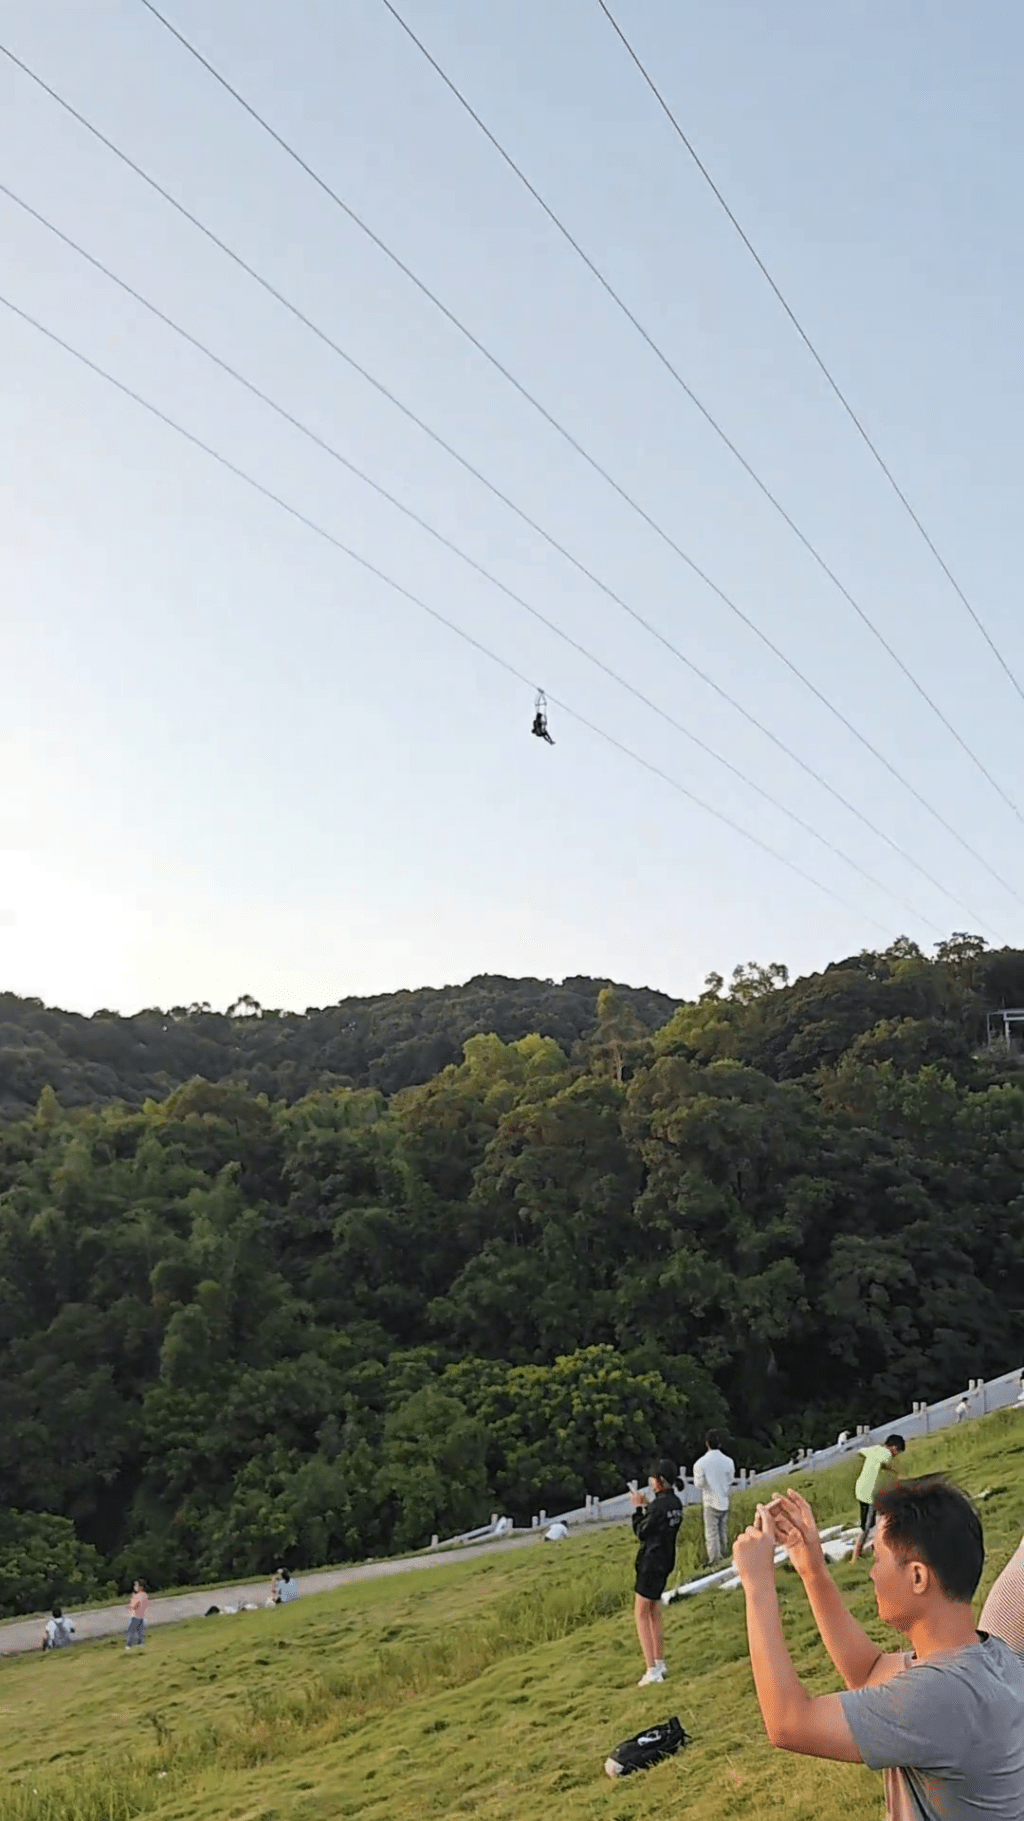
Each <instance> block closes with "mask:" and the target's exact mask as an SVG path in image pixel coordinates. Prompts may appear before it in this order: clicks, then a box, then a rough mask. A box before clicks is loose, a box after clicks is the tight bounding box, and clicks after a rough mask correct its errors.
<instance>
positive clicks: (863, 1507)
mask: <svg viewBox="0 0 1024 1821" xmlns="http://www.w3.org/2000/svg"><path fill="white" fill-rule="evenodd" d="M906 1446H907V1444H906V1442H905V1441H904V1440H903V1437H902V1435H887V1436H886V1438H885V1442H884V1444H882V1443H876V1444H875V1445H874V1446H873V1447H869V1448H862V1449H861V1450H860V1452H861V1454H862V1455H863V1456H864V1465H863V1467H862V1468H861V1470H860V1477H859V1478H858V1480H857V1484H856V1486H855V1487H854V1489H853V1492H854V1497H855V1498H856V1499H857V1500H858V1502H859V1504H860V1536H859V1537H858V1538H857V1541H856V1543H855V1544H854V1546H853V1559H854V1561H857V1559H858V1557H859V1555H860V1552H861V1550H862V1549H863V1547H864V1545H865V1543H866V1542H867V1540H868V1533H869V1531H870V1529H871V1526H872V1524H873V1523H874V1521H875V1509H874V1499H875V1487H876V1486H877V1485H878V1482H879V1480H880V1479H881V1477H882V1474H883V1473H896V1472H897V1469H896V1468H895V1467H894V1466H893V1461H894V1460H895V1459H896V1456H897V1455H898V1454H902V1453H903V1452H904V1450H905V1449H906Z"/></svg>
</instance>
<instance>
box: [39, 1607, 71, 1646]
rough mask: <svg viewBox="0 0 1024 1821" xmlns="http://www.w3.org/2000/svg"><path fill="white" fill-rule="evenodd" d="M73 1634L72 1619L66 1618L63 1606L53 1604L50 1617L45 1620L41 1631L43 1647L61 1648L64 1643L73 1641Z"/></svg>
mask: <svg viewBox="0 0 1024 1821" xmlns="http://www.w3.org/2000/svg"><path fill="white" fill-rule="evenodd" d="M74 1636H75V1622H74V1620H73V1619H66V1618H65V1617H64V1611H63V1608H62V1607H60V1606H55V1607H54V1608H53V1612H52V1615H51V1617H50V1618H48V1619H47V1621H46V1629H45V1631H44V1632H43V1649H44V1650H63V1649H64V1648H65V1646H66V1645H68V1644H71V1643H73V1642H74Z"/></svg>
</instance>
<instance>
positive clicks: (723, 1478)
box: [693, 1429, 736, 1568]
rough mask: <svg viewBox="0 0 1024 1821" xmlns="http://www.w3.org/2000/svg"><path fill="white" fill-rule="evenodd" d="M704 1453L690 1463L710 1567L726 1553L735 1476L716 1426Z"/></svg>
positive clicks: (733, 1462)
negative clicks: (730, 1498)
mask: <svg viewBox="0 0 1024 1821" xmlns="http://www.w3.org/2000/svg"><path fill="white" fill-rule="evenodd" d="M704 1439H705V1441H706V1442H707V1445H708V1451H707V1453H706V1454H702V1455H701V1457H700V1460H699V1461H694V1463H693V1483H694V1485H695V1486H699V1487H700V1492H701V1497H702V1499H703V1501H704V1542H705V1545H706V1547H707V1552H708V1562H709V1564H710V1566H711V1567H712V1568H713V1567H714V1566H715V1563H716V1562H720V1561H721V1560H722V1558H723V1556H727V1555H728V1553H729V1494H730V1493H731V1491H732V1483H733V1480H734V1479H735V1478H736V1463H735V1461H734V1460H733V1459H732V1458H731V1456H730V1455H728V1454H723V1453H722V1450H721V1447H720V1445H719V1444H720V1439H721V1438H720V1436H719V1434H718V1430H717V1429H712V1430H711V1431H710V1432H709V1433H708V1434H707V1435H706V1436H705V1438H704Z"/></svg>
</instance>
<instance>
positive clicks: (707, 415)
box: [142, 0, 1024, 823]
mask: <svg viewBox="0 0 1024 1821" xmlns="http://www.w3.org/2000/svg"><path fill="white" fill-rule="evenodd" d="M142 3H143V5H144V6H146V7H148V8H149V11H150V12H154V13H155V12H156V8H155V7H154V6H153V5H152V3H151V0H142ZM382 4H383V5H384V6H385V7H386V8H387V10H388V12H389V13H390V14H391V16H392V18H393V19H394V20H395V21H396V23H397V24H398V25H400V26H401V28H402V30H403V32H405V34H406V36H407V37H408V38H409V39H410V40H411V42H412V43H413V44H414V45H415V46H416V48H417V50H418V51H420V52H421V53H422V55H423V56H424V57H425V59H426V61H427V62H428V63H429V64H430V67H431V69H433V70H434V71H436V73H437V75H438V76H440V78H441V81H442V82H443V83H444V85H445V87H446V88H447V89H448V90H449V92H450V93H451V94H452V95H453V96H454V97H455V99H456V101H457V102H458V103H459V105H460V107H462V108H463V109H464V111H465V112H466V113H467V114H468V115H469V117H470V119H471V120H472V121H473V122H474V123H475V124H476V126H478V127H479V129H480V131H481V132H482V133H483V135H484V137H485V139H487V140H488V141H489V143H490V144H491V145H492V146H493V147H494V150H495V151H496V152H497V153H498V155H499V157H500V158H502V159H503V160H504V162H505V164H506V165H507V166H508V168H509V170H510V171H512V172H513V174H514V175H515V176H516V177H517V178H518V180H519V182H520V183H521V184H522V185H523V187H524V189H526V190H527V191H528V192H529V194H530V195H531V196H532V197H533V199H534V201H535V202H536V203H538V204H539V206H540V208H541V209H543V211H544V213H545V215H546V216H547V218H548V220H549V221H550V222H551V223H552V225H553V226H554V227H555V228H556V229H557V230H558V232H559V234H561V236H562V238H563V240H565V241H566V242H567V244H568V245H569V246H570V247H571V248H572V250H573V252H574V253H576V254H577V255H578V257H579V258H580V259H581V260H582V261H583V264H584V265H585V266H586V267H587V270H588V271H589V272H590V273H592V275H593V276H594V278H596V279H597V282H598V284H599V285H601V287H602V289H603V290H604V291H605V292H606V293H607V295H608V296H609V297H610V298H611V300H612V302H613V303H614V304H615V305H616V307H617V309H618V310H620V311H621V313H622V315H623V316H625V318H626V320H627V321H628V322H630V323H631V324H632V326H633V328H634V329H635V330H636V331H637V334H638V335H640V337H641V338H642V340H643V341H644V342H646V344H647V346H648V348H650V350H651V352H652V354H654V356H655V357H656V359H657V360H658V361H660V363H661V365H662V366H663V367H664V369H665V371H666V372H667V373H668V374H669V375H670V376H671V378H672V379H673V380H674V381H675V383H676V385H677V386H679V387H680V388H681V390H682V391H683V392H685V394H686V396H687V398H688V399H689V400H690V402H691V404H693V405H695V406H696V408H697V410H698V411H699V412H700V415H701V416H702V417H703V419H704V421H705V423H707V424H708V425H709V426H710V428H711V429H712V430H713V431H714V433H715V435H716V436H717V437H718V439H719V441H720V442H721V443H723V444H724V445H725V447H726V448H727V449H728V450H729V452H730V454H731V455H732V456H734V457H735V459H736V461H738V462H739V464H740V467H741V468H742V469H743V471H744V473H745V474H747V475H748V476H749V478H750V479H751V480H752V481H753V482H754V485H755V486H756V487H757V488H758V490H759V492H760V493H761V494H762V495H763V497H764V498H765V499H766V500H768V502H769V504H770V505H771V506H772V507H773V508H774V510H775V511H776V512H777V513H778V514H779V517H780V518H781V519H782V520H783V522H784V523H785V524H786V525H787V526H788V527H789V529H790V531H792V532H793V534H794V536H796V537H797V538H798V539H799V541H800V543H801V544H802V545H803V547H804V549H805V550H806V551H807V552H808V554H809V555H810V556H811V557H812V558H813V560H814V561H815V563H817V565H818V568H819V569H820V570H821V571H822V573H823V574H824V575H826V576H827V577H828V580H829V581H830V582H831V583H832V585H833V586H834V587H835V588H837V589H838V591H839V593H840V594H841V595H842V597H843V599H844V600H845V601H846V602H847V603H848V604H849V606H851V607H852V608H853V611H854V613H855V614H856V615H857V617H858V619H859V620H860V621H861V623H862V624H863V625H864V626H865V627H866V628H867V630H868V631H869V632H870V633H871V635H872V637H873V638H874V639H875V640H876V641H877V643H878V644H879V645H880V646H881V647H882V650H883V651H884V652H885V653H886V654H887V656H888V657H890V658H891V659H892V662H893V663H894V664H895V665H896V667H897V669H898V670H899V671H900V672H901V673H902V675H903V676H904V677H905V678H906V679H907V681H908V683H910V685H911V687H912V688H913V689H914V690H916V692H917V694H918V695H919V696H920V697H921V700H922V701H923V702H925V703H926V704H927V706H928V707H929V708H930V709H931V711H932V713H933V714H934V715H936V716H937V717H938V719H939V720H940V721H941V723H942V725H943V727H944V728H945V729H946V732H947V733H948V734H950V735H951V736H952V738H953V739H954V740H955V741H956V743H957V745H958V746H959V747H960V748H961V749H962V751H963V752H965V753H966V755H967V757H968V758H969V759H970V760H971V762H972V764H973V765H975V766H976V767H977V769H978V770H979V771H980V772H981V774H982V776H983V777H984V778H985V779H986V781H987V782H988V783H989V784H990V785H991V786H992V789H993V790H994V791H995V792H996V793H997V795H998V796H1000V797H1001V798H1002V800H1003V802H1004V803H1005V804H1006V806H1007V808H1008V809H1010V810H1012V811H1013V814H1014V815H1015V816H1016V817H1017V819H1018V821H1020V822H1022V823H1024V815H1022V814H1021V811H1020V810H1019V809H1018V807H1017V805H1016V803H1015V802H1014V801H1013V799H1012V797H1010V796H1009V795H1008V794H1007V792H1006V791H1005V790H1004V789H1003V787H1002V785H1001V784H1000V783H999V782H998V780H997V779H996V778H994V777H993V775H992V773H991V772H990V771H989V770H988V767H987V766H986V765H985V764H984V762H983V760H981V759H980V758H979V757H978V755H977V753H976V752H975V751H974V749H973V747H972V746H970V745H969V744H968V742H967V741H966V740H965V739H964V738H963V736H962V734H960V733H959V732H958V730H957V728H956V727H955V726H954V724H953V722H952V721H951V720H950V719H949V717H948V715H946V714H945V712H944V711H943V710H942V709H941V708H940V707H939V705H938V703H937V702H936V701H935V699H934V697H933V696H932V695H930V693H929V692H928V690H927V689H926V688H925V687H924V684H923V683H921V682H920V680H919V679H918V677H917V676H915V674H914V672H913V671H912V670H911V668H910V666H909V665H908V664H907V663H905V662H904V660H903V659H902V658H901V657H900V655H899V653H898V651H897V650H896V649H895V647H894V646H893V645H890V643H889V641H888V639H887V638H886V637H885V634H884V633H883V632H882V631H881V629H880V628H879V627H878V626H877V625H876V624H875V622H874V620H873V619H872V618H871V616H870V614H869V613H867V611H866V610H865V609H864V608H863V607H862V606H861V605H860V603H859V601H857V600H856V599H855V598H854V596H853V595H852V594H851V593H850V590H849V589H848V588H847V587H846V585H845V583H844V582H843V581H841V580H840V578H839V576H838V575H836V573H835V571H834V570H833V569H832V567H831V566H830V564H829V563H828V562H827V560H826V559H825V557H824V556H822V554H821V552H820V550H818V548H817V546H816V545H814V544H813V543H812V542H811V540H810V538H809V537H807V535H806V534H805V532H804V531H802V530H801V528H800V526H799V525H798V524H797V523H796V520H795V519H794V518H793V517H792V515H791V514H790V513H789V512H788V511H787V510H786V508H785V506H783V504H782V502H781V500H780V499H779V498H778V497H777V495H776V494H774V493H773V492H772V490H771V488H770V487H769V486H768V485H767V483H766V482H765V481H764V480H762V478H761V476H760V475H759V474H758V473H757V471H756V469H755V468H754V467H753V466H752V465H751V463H750V462H749V461H748V460H747V458H746V456H745V455H743V453H742V451H741V450H740V449H739V448H738V447H737V445H736V444H735V443H734V442H733V441H732V439H731V437H730V436H729V435H728V433H727V432H726V431H725V430H724V429H723V428H722V426H721V424H720V423H719V422H718V420H717V419H716V418H715V417H714V416H713V415H712V413H711V411H709V410H708V408H707V406H706V405H705V404H704V403H703V401H702V400H701V399H700V398H699V397H698V396H697V394H696V392H695V391H694V390H693V387H692V386H691V385H690V384H689V383H688V382H687V381H686V380H685V379H684V378H683V376H682V374H681V373H680V372H679V369H678V368H677V367H676V366H675V365H674V364H673V362H672V361H671V360H670V359H669V357H668V355H667V354H666V353H665V351H664V349H663V348H661V347H660V346H659V345H658V343H657V342H656V341H655V340H654V337H653V336H652V335H651V334H650V333H649V331H648V330H647V329H645V327H644V325H643V323H642V322H641V321H640V319H639V317H638V316H636V314H635V313H634V311H632V310H631V309H630V307H629V305H628V304H627V303H626V301H625V299H624V298H623V297H622V296H621V295H620V294H619V292H618V291H616V289H615V288H614V286H613V285H612V283H611V281H610V280H609V279H608V278H607V277H606V276H605V274H604V273H603V272H602V271H601V269H600V267H599V266H597V265H596V264H595V262H594V261H593V260H592V259H591V257H590V255H589V254H588V253H586V252H585V251H584V249H583V247H582V246H581V245H580V243H579V241H578V240H577V239H576V238H575V236H574V235H573V234H572V233H571V232H570V230H569V229H568V228H567V227H566V225H565V223H564V222H563V221H562V220H561V219H560V217H559V216H558V215H556V213H555V211H554V209H552V208H551V206H550V204H549V203H547V202H546V201H545V199H544V197H543V196H542V195H541V193H540V191H539V190H538V189H537V188H536V187H535V185H534V184H532V183H531V182H530V179H529V178H528V177H527V175H526V173H525V172H524V171H523V170H522V168H521V167H520V166H519V165H518V164H517V163H516V161H515V159H514V158H513V157H512V155H511V153H509V152H508V151H506V149H505V147H504V146H503V145H502V144H501V142H500V140H499V139H498V138H496V136H495V134H494V133H492V132H491V129H490V127H489V126H487V124H486V122H485V121H483V120H482V119H481V118H480V115H479V114H478V113H477V112H476V109H475V108H474V107H473V106H472V104H471V103H470V102H469V101H468V100H467V98H466V96H465V95H464V94H463V93H462V91H461V89H459V88H458V87H457V85H456V84H455V83H454V82H453V81H452V78H451V77H450V76H449V75H448V73H447V71H446V70H444V69H443V68H442V66H441V64H440V63H439V62H438V61H437V58H436V57H434V56H433V55H432V54H431V52H430V51H429V50H428V49H427V47H426V45H425V44H424V43H423V40H422V39H421V38H418V37H417V35H416V33H415V32H414V31H413V29H412V27H411V25H409V24H408V22H407V21H406V20H405V19H403V17H402V15H401V13H400V12H399V10H398V8H397V6H395V4H394V0H382ZM598 4H599V5H603V0H598ZM604 10H605V12H607V11H608V9H607V7H605V8H604ZM608 16H609V18H611V15H610V14H609V15H608ZM613 23H614V21H613ZM170 29H172V30H173V27H172V28H170ZM176 35H177V34H176ZM206 67H207V68H209V65H207V66H206ZM232 92H233V91H232ZM716 193H717V192H716ZM748 244H749V243H748ZM758 263H760V262H758ZM794 321H795V318H794ZM797 326H798V327H799V325H797ZM804 339H805V340H806V337H804ZM808 346H810V343H808ZM812 352H813V349H812ZM820 364H821V363H820V362H819V365H820ZM823 371H827V369H824V368H823ZM839 396H840V397H842V394H839ZM844 403H845V400H844ZM851 415H852V413H851ZM854 421H855V422H856V421H857V420H856V419H854ZM858 428H860V426H859V424H858ZM862 434H864V433H863V431H862ZM865 440H867V438H866V437H865ZM879 459H880V458H879ZM883 465H884V464H883ZM886 473H888V469H886ZM889 478H890V480H891V479H892V477H891V476H890V477H889ZM893 485H894V486H895V482H893ZM897 491H898V489H897ZM900 497H901V499H902V497H903V496H902V494H901V495H900ZM904 504H906V501H904ZM908 510H909V508H908ZM915 523H918V521H917V520H916V519H915ZM919 529H920V530H921V531H922V532H924V527H923V526H921V525H920V524H919ZM924 535H927V534H926V533H925V534H924ZM929 541H930V540H929ZM932 548H933V549H934V546H932ZM935 554H936V555H938V552H937V551H936V552H935ZM939 560H940V562H941V560H942V559H941V558H940V559H939ZM943 568H944V569H945V564H943ZM946 573H947V575H948V574H949V571H948V570H947V571H946ZM950 580H951V581H952V580H953V578H952V577H950ZM955 585H956V584H955V583H954V586H955ZM958 592H959V590H958ZM967 605H968V606H969V603H967ZM971 611H972V613H973V609H971ZM974 617H975V619H977V616H976V615H975V616H974ZM978 624H979V626H980V625H981V622H980V621H978ZM982 630H984V629H983V628H982ZM986 636H987V635H986ZM989 643H990V644H991V640H989ZM992 649H993V650H994V651H995V649H996V648H995V646H994V645H993V647H992ZM996 655H997V657H998V656H999V653H998V652H996ZM1001 661H1002V660H1001ZM1003 667H1004V669H1006V668H1007V667H1006V665H1005V664H1004V666H1003ZM1007 674H1008V675H1010V677H1011V680H1012V681H1014V682H1015V681H1016V679H1015V678H1013V676H1012V672H1010V671H1009V670H1007Z"/></svg>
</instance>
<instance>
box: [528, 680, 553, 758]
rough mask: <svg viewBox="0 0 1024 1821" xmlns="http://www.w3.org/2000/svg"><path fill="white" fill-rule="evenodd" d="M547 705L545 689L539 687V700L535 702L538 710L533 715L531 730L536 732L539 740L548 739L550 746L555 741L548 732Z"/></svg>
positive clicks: (533, 732)
mask: <svg viewBox="0 0 1024 1821" xmlns="http://www.w3.org/2000/svg"><path fill="white" fill-rule="evenodd" d="M547 706H548V699H547V696H546V695H545V694H544V691H543V689H538V691H537V700H536V702H535V703H534V707H535V709H536V711H537V712H536V714H535V715H534V717H533V726H532V727H531V729H530V732H531V733H532V734H534V735H535V736H536V738H537V739H538V740H546V741H547V743H548V745H549V746H553V745H554V743H555V742H554V740H553V739H552V738H551V735H550V734H549V732H548V717H547Z"/></svg>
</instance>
